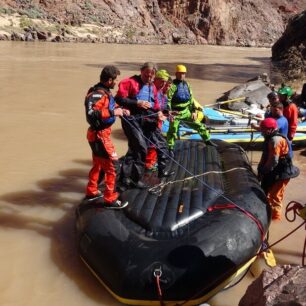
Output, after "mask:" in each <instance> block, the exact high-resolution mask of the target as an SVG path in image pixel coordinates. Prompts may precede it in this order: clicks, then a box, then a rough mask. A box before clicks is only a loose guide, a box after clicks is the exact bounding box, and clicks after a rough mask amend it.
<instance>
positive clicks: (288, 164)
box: [264, 133, 300, 181]
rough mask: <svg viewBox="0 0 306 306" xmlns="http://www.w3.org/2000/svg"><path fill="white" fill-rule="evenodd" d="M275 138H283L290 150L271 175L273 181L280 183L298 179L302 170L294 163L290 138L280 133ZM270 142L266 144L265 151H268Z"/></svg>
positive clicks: (281, 158)
mask: <svg viewBox="0 0 306 306" xmlns="http://www.w3.org/2000/svg"><path fill="white" fill-rule="evenodd" d="M273 136H281V137H282V138H284V139H285V140H286V142H287V144H288V148H289V150H288V153H287V154H286V155H284V156H280V157H279V160H278V164H277V166H276V167H275V168H274V169H273V170H272V172H271V174H270V176H271V180H274V181H279V180H286V179H290V178H294V177H297V176H298V175H299V174H300V170H299V168H297V167H296V166H294V165H293V163H292V147H291V144H290V142H289V140H288V138H287V137H286V136H285V135H283V134H280V133H276V134H274V135H273ZM273 136H272V137H273ZM268 142H269V141H265V142H264V150H267V146H268Z"/></svg>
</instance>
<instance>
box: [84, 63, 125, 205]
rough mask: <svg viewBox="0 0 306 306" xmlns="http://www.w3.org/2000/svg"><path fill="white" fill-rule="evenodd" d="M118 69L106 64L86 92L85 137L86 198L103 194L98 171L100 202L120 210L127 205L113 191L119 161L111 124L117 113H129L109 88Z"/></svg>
mask: <svg viewBox="0 0 306 306" xmlns="http://www.w3.org/2000/svg"><path fill="white" fill-rule="evenodd" d="M119 74H120V71H119V70H118V69H117V68H116V67H115V66H105V67H104V68H103V70H102V72H101V75H100V82H99V83H98V84H96V85H94V86H93V87H91V88H90V89H89V91H88V94H87V96H86V98H85V111H86V120H87V122H88V123H89V125H90V127H89V128H88V131H87V140H88V142H89V145H90V147H91V150H92V164H93V166H92V168H91V170H90V172H89V181H88V184H87V189H86V197H85V200H87V201H89V202H92V201H94V200H97V199H98V198H101V197H102V193H101V191H100V190H98V180H99V175H100V172H101V171H103V172H104V179H105V190H104V193H103V202H104V204H105V207H106V208H113V209H120V208H124V207H126V206H127V205H128V202H126V201H125V202H122V201H120V200H119V199H118V196H119V194H118V192H116V177H117V175H118V174H119V173H118V169H119V162H118V157H117V153H116V151H115V148H114V145H113V143H112V141H111V138H110V134H111V126H112V125H113V123H114V122H115V120H116V116H122V115H123V114H126V115H128V114H129V111H128V110H123V109H121V108H116V105H115V100H114V98H113V96H112V94H111V89H113V88H114V86H115V85H116V80H117V76H118V75H119Z"/></svg>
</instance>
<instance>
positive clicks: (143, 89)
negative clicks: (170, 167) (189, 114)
mask: <svg viewBox="0 0 306 306" xmlns="http://www.w3.org/2000/svg"><path fill="white" fill-rule="evenodd" d="M155 73H156V65H155V64H154V63H151V62H146V63H144V64H143V65H142V67H141V69H140V75H135V76H132V77H130V78H128V79H125V80H123V81H121V82H120V83H119V89H118V92H117V95H116V101H117V103H118V104H119V105H120V106H122V107H124V108H126V109H129V110H130V113H131V115H130V116H127V117H123V118H122V119H121V124H122V128H123V131H124V133H125V135H126V137H127V139H128V152H127V154H126V156H125V158H124V160H123V162H122V169H121V175H122V177H121V181H122V183H123V184H124V185H125V186H127V187H129V186H131V187H136V188H146V187H148V186H146V184H144V183H143V182H142V181H141V180H142V177H143V174H144V170H145V161H146V156H147V150H148V146H149V145H151V144H152V143H153V144H154V145H155V146H156V148H157V160H158V161H157V162H158V176H159V177H166V176H170V175H172V174H173V173H172V172H171V173H170V172H168V171H166V165H167V161H168V156H167V153H168V150H167V143H166V141H165V139H164V137H163V136H162V134H161V130H160V129H159V128H158V122H159V120H165V119H166V117H165V116H164V115H163V113H162V112H161V111H160V107H159V104H158V99H157V89H156V87H155V85H154V83H153V80H154V77H155Z"/></svg>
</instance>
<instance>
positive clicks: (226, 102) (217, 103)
mask: <svg viewBox="0 0 306 306" xmlns="http://www.w3.org/2000/svg"><path fill="white" fill-rule="evenodd" d="M244 99H245V97H239V98H235V99H231V100H227V101H221V102H216V103H213V104H207V105H204V107H210V106H214V105H223V104H228V103H232V102H236V101H240V100H244Z"/></svg>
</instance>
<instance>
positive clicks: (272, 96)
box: [267, 91, 278, 100]
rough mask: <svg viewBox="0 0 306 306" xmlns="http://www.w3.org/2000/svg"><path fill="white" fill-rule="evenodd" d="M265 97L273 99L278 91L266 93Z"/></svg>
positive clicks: (276, 96)
mask: <svg viewBox="0 0 306 306" xmlns="http://www.w3.org/2000/svg"><path fill="white" fill-rule="evenodd" d="M267 98H268V99H269V100H275V99H277V98H278V93H277V92H276V91H271V92H270V93H269V94H268V95H267Z"/></svg>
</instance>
